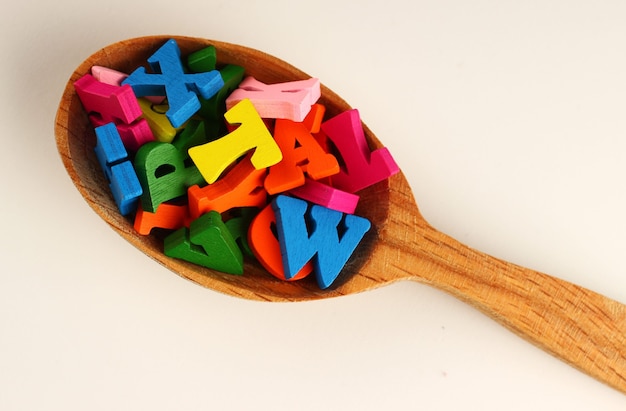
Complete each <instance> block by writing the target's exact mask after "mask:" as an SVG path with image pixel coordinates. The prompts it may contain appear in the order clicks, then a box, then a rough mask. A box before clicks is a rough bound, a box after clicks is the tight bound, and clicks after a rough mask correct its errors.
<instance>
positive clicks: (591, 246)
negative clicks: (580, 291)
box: [0, 0, 626, 411]
mask: <svg viewBox="0 0 626 411" xmlns="http://www.w3.org/2000/svg"><path fill="white" fill-rule="evenodd" d="M2 8H3V11H2V13H0V14H1V17H0V23H1V24H0V34H1V36H2V43H1V46H0V50H1V51H2V54H1V55H2V59H1V60H2V62H1V63H0V75H1V81H2V99H1V103H0V116H1V118H2V147H1V149H0V151H1V153H2V158H1V160H0V170H1V173H0V178H1V179H2V186H1V187H2V197H1V200H2V201H1V202H0V213H1V214H0V215H1V218H2V224H1V225H0V227H1V228H0V229H1V233H2V235H1V236H0V245H1V246H0V267H1V268H0V409H2V410H7V411H9V410H10V411H12V410H208V409H214V410H383V409H385V410H418V409H419V410H498V411H500V410H509V411H511V410H530V409H532V410H554V409H562V410H565V409H567V410H570V411H575V410H585V411H587V410H590V409H597V410H605V411H606V410H623V409H624V408H625V406H626V397H625V396H624V395H623V394H620V393H618V392H617V391H615V390H613V389H610V388H608V387H606V386H604V385H603V384H600V383H598V382H596V381H595V380H593V379H591V378H589V377H587V376H586V375H584V374H582V373H580V372H578V371H576V370H574V369H573V368H571V367H570V366H568V365H565V364H563V363H561V362H560V361H558V360H556V359H554V358H552V357H551V356H549V355H547V354H545V353H543V352H542V351H540V350H538V349H537V348H535V347H534V346H531V345H530V344H528V343H526V342H525V341H523V340H522V339H520V338H518V337H517V336H515V335H513V334H512V333H510V332H509V331H507V330H505V329H504V328H502V327H501V326H499V325H497V324H496V323H495V322H493V321H492V320H490V319H489V318H487V317H485V316H483V315H482V314H480V313H479V312H477V311H476V310H474V309H473V308H471V307H469V306H467V305H465V304H463V303H460V302H458V301H457V300H455V299H453V298H451V297H449V296H448V295H446V294H444V293H442V292H439V291H437V290H434V289H430V288H428V287H426V286H423V285H419V284H415V283H400V284H396V285H393V286H389V287H386V288H382V289H379V290H376V291H372V292H368V293H363V294H360V295H354V296H349V297H342V298H339V299H333V300H327V301H319V302H313V303H294V304H271V303H258V302H250V301H245V300H241V299H237V298H234V297H229V296H225V295H222V294H218V293H216V292H213V291H210V290H206V289H203V288H201V287H199V286H197V285H194V284H192V283H190V282H187V281H185V280H182V279H181V278H179V277H178V276H176V275H174V274H172V273H171V272H169V271H168V270H166V269H164V268H162V267H161V266H159V265H157V264H156V263H155V262H153V261H152V260H150V259H149V258H147V257H145V256H144V255H143V254H141V253H140V252H138V251H137V250H136V249H134V248H133V247H131V246H129V245H128V244H127V243H126V242H125V241H124V240H123V239H122V238H121V237H119V236H118V235H117V234H115V233H114V232H113V231H112V230H111V229H109V228H108V226H107V225H106V224H105V223H103V222H102V221H101V220H100V219H99V217H97V215H96V214H95V213H94V212H93V211H92V210H91V209H90V208H89V207H88V206H87V204H86V202H85V201H84V200H83V199H82V197H81V196H80V195H79V194H78V192H77V191H76V190H75V189H74V186H73V185H72V183H71V181H70V179H69V177H68V176H67V174H66V172H65V170H64V168H63V166H62V164H61V160H60V158H59V156H58V154H57V152H56V146H55V142H54V134H53V124H54V116H55V113H56V106H57V104H58V100H59V98H60V96H61V92H62V90H63V88H64V86H65V83H66V81H67V79H68V77H69V75H70V73H71V72H72V70H73V69H74V67H76V66H77V65H78V64H79V63H80V62H81V61H82V60H83V59H85V58H86V57H87V56H89V55H90V54H91V53H93V52H95V51H96V50H98V49H99V48H101V47H103V46H105V45H107V44H110V43H113V42H115V41H118V40H121V39H125V38H130V37H136V36H141V35H148V34H180V35H191V36H199V37H205V38H212V39H220V40H224V41H228V42H234V43H239V44H243V45H247V46H251V47H254V48H258V49H262V50H265V51H267V52H269V53H271V54H274V55H276V56H278V57H280V58H282V59H284V60H287V61H289V62H291V63H293V64H294V65H296V66H298V67H300V68H301V69H303V70H304V71H306V72H307V73H309V74H311V75H313V76H316V77H318V78H320V79H321V80H322V82H324V83H325V84H326V85H327V86H329V87H330V88H331V89H333V90H334V91H336V92H337V93H338V94H340V95H342V96H343V97H344V98H345V99H346V100H347V101H348V102H350V103H351V104H352V105H353V106H354V107H356V108H358V109H359V110H360V111H361V116H362V118H363V120H364V121H365V122H366V123H367V124H368V125H369V126H370V128H371V129H372V130H373V131H374V132H375V133H376V134H377V135H378V136H379V138H380V139H381V140H382V141H383V142H384V143H385V144H386V145H387V146H388V147H389V148H390V150H391V151H392V153H394V155H395V157H396V160H397V161H398V163H399V164H400V166H401V168H402V169H403V170H404V172H405V173H406V175H407V178H408V180H409V182H410V184H411V186H412V188H413V189H414V192H415V196H416V198H417V200H418V203H419V205H420V209H421V211H422V212H423V214H424V215H425V217H426V218H427V220H429V222H430V223H432V224H433V225H434V226H435V227H437V228H438V229H440V230H441V231H443V232H446V233H448V234H450V235H452V236H453V237H456V238H457V239H459V240H461V241H463V242H465V243H467V244H469V245H471V246H473V247H475V248H478V249H480V250H482V251H485V252H488V253H490V254H493V255H495V256H497V257H500V258H503V259H507V260H509V261H513V262H515V263H518V264H521V265H524V266H528V267H531V268H534V269H537V270H540V271H544V272H548V273H551V274H553V275H555V276H558V277H561V278H564V279H567V280H569V281H573V282H576V283H578V284H581V285H583V286H585V287H588V288H591V289H593V290H595V291H598V292H601V293H603V294H605V295H608V296H610V297H612V298H614V299H617V300H619V301H622V302H626V261H625V260H624V258H623V257H624V255H625V251H626V235H625V233H626V24H625V21H626V3H625V2H622V1H618V0H613V1H600V0H593V1H591V0H590V1H545V0H540V1H534V0H525V1H516V2H512V1H497V0H493V1H462V0H432V1H429V0H406V1H396V0H385V1H382V0H380V1H370V0H358V1H357V0H351V1H340V0H318V1H316V2H296V1H291V0H284V1H276V0H265V1H259V0H233V1H211V0H205V1H199V0H198V1H184V0H180V1H160V0H152V1H147V0H135V1H119V0H110V1H100V2H89V1H76V0H55V1H40V0H37V1H29V0H11V1H10V2H8V3H7V2H5V4H4V5H3V7H2Z"/></svg>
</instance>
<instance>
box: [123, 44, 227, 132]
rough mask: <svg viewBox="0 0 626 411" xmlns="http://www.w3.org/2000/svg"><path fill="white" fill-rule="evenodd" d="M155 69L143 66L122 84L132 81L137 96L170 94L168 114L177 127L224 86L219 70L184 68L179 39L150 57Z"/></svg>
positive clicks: (151, 64) (149, 61)
mask: <svg viewBox="0 0 626 411" xmlns="http://www.w3.org/2000/svg"><path fill="white" fill-rule="evenodd" d="M148 64H150V67H151V68H152V70H153V71H154V72H155V73H154V74H148V73H146V69H145V68H144V67H139V68H137V69H136V70H135V71H133V72H132V73H131V75H130V76H128V77H127V78H126V79H125V80H124V81H123V82H122V84H129V85H130V86H131V87H132V88H133V91H134V92H135V95H136V96H137V97H144V96H167V103H168V104H169V109H168V110H167V113H165V115H166V116H167V118H168V119H169V120H170V123H172V126H173V127H174V128H177V127H180V126H182V125H183V124H184V123H185V121H187V120H189V119H190V118H191V116H193V115H194V114H195V113H196V111H198V110H199V109H200V100H198V96H197V94H200V95H201V96H202V97H203V98H205V99H209V98H211V97H213V95H215V94H216V93H217V92H218V91H219V90H220V89H221V88H222V86H223V85H224V81H223V80H222V76H221V75H220V73H219V71H217V70H212V71H209V72H206V73H193V74H187V73H185V72H184V70H183V64H182V62H181V58H180V49H179V48H178V44H177V43H176V41H175V40H173V39H171V40H168V41H167V42H166V43H165V44H164V45H163V46H161V48H159V49H158V50H157V51H156V52H155V53H154V54H153V55H152V56H150V58H148Z"/></svg>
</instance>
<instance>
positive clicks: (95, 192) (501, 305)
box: [55, 36, 626, 393]
mask: <svg viewBox="0 0 626 411" xmlns="http://www.w3.org/2000/svg"><path fill="white" fill-rule="evenodd" d="M170 38H174V39H175V40H176V41H177V43H178V45H179V47H180V49H181V52H182V54H183V55H185V54H187V53H189V52H191V51H195V50H198V49H200V48H203V47H206V46H208V45H213V46H215V48H216V49H217V56H218V65H220V64H225V63H229V64H236V65H240V66H243V67H244V68H245V69H246V74H247V75H251V76H254V77H255V78H256V79H258V80H260V81H262V82H264V83H277V82H284V81H293V80H301V79H306V78H309V77H310V76H309V75H307V74H306V73H304V72H302V71H301V70H299V69H297V68H295V67H293V66H292V65H290V64H288V63H286V62H284V61H282V60H280V59H278V58H276V57H273V56H270V55H268V54H266V53H263V52H260V51H258V50H254V49H250V48H247V47H243V46H239V45H234V44H229V43H224V42H220V41H213V40H206V39H198V38H191V37H181V36H150V37H141V38H136V39H130V40H124V41H120V42H118V43H115V44H112V45H110V46H107V47H105V48H103V49H101V50H99V51H98V52H96V53H94V54H93V55H91V56H90V57H89V58H87V59H86V60H85V61H84V62H83V63H82V64H81V65H79V66H78V67H77V68H76V70H75V71H74V73H73V74H72V75H71V77H70V79H69V81H68V83H67V86H66V88H65V91H64V93H63V96H62V98H61V102H60V104H59V108H58V112H57V117H56V125H55V134H56V141H57V148H58V151H59V153H60V155H61V158H62V161H63V163H64V165H65V167H66V169H67V172H68V174H69V175H70V177H71V179H72V181H73V182H74V184H75V185H76V187H77V189H78V190H79V192H80V193H81V194H82V196H83V197H84V198H85V200H86V201H87V203H88V204H89V205H90V206H91V207H92V208H93V209H94V210H95V211H96V213H97V214H99V215H100V217H101V218H102V219H103V220H104V221H106V222H107V223H108V224H109V225H110V226H111V227H112V228H113V229H114V230H115V231H116V232H118V233H119V234H120V235H121V236H122V237H123V238H125V239H126V240H127V241H128V242H130V243H131V244H133V245H134V246H135V247H137V248H138V249H139V250H141V251H142V252H143V253H145V254H146V255H148V256H149V257H151V258H153V259H155V260H156V261H158V262H159V263H161V264H163V265H164V266H165V267H167V268H169V269H170V270H172V271H173V272H175V273H177V274H178V275H180V276H182V277H184V278H187V279H189V280H191V281H193V282H195V283H197V284H200V285H202V286H204V287H207V288H211V289H213V290H216V291H219V292H222V293H226V294H230V295H234V296H238V297H243V298H247V299H253V300H264V301H303V300H314V299H320V298H329V297H336V296H342V295H348V294H353V293H357V292H362V291H366V290H369V289H373V288H376V287H379V286H382V285H385V284H389V283H392V282H395V281H399V280H415V281H419V282H422V283H426V284H429V285H432V286H435V287H437V288H439V289H441V290H443V291H446V292H448V293H450V294H452V295H453V296H455V297H457V298H459V299H460V300H462V301H465V302H467V303H469V304H471V305H472V306H474V307H475V308H477V309H479V310H481V311H482V312H484V313H485V314H487V315H489V316H490V317H492V318H493V319H494V320H496V321H498V322H499V323H501V324H502V325H504V326H505V327H507V328H508V329H510V330H511V331H513V332H515V333H516V334H518V335H520V336H522V337H523V338H525V339H527V340H528V341H530V342H532V343H533V344H535V345H537V346H538V347H540V348H542V349H544V350H546V351H547V352H549V353H551V354H553V355H555V356H556V357H558V358H560V359H562V360H564V361H565V362H567V363H569V364H571V365H573V366H575V367H577V368H578V369H580V370H582V371H584V372H586V373H588V374H589V375H591V376H593V377H595V378H597V379H598V380H600V381H603V382H605V383H606V384H609V385H610V386H612V387H614V388H616V389H618V390H621V391H622V392H625V393H626V307H625V306H624V305H622V304H620V303H618V302H616V301H614V300H611V299H608V298H606V297H604V296H601V295H599V294H597V293H594V292H592V291H589V290H587V289H584V288H582V287H579V286H577V285H574V284H571V283H568V282H566V281H563V280H559V279H556V278H554V277H551V276H548V275H546V274H542V273H539V272H537V271H534V270H531V269H527V268H523V267H520V266H517V265H515V264H511V263H508V262H505V261H502V260H499V259H497V258H494V257H491V256H488V255H486V254H484V253H481V252H479V251H476V250H473V249H471V248H469V247H467V246H465V245H463V244H461V243H459V242H458V241H456V240H454V239H453V238H451V237H449V236H447V235H445V234H443V233H441V232H439V231H437V230H436V229H434V228H433V227H432V226H430V225H429V224H428V223H427V222H426V220H425V219H424V218H423V217H422V215H421V214H420V212H419V210H418V207H417V204H416V202H415V199H414V197H413V194H412V192H411V188H410V186H409V184H408V182H407V180H406V178H405V177H404V175H403V174H402V172H400V173H398V174H396V175H394V176H392V177H391V178H389V179H388V180H386V181H383V182H380V183H377V184H375V185H373V186H371V187H369V188H367V189H365V190H363V191H361V192H359V195H360V196H361V200H360V202H359V206H358V208H357V211H356V214H358V215H361V216H364V217H366V218H368V219H369V220H370V221H371V223H372V229H371V230H370V232H368V233H367V235H366V236H365V238H364V239H363V242H362V243H361V245H360V246H359V248H358V249H357V252H356V253H355V254H354V255H353V257H352V258H351V260H350V261H349V263H348V264H347V265H346V266H345V267H344V269H343V271H342V273H341V274H340V276H339V277H338V279H337V280H336V281H335V283H334V284H333V285H332V286H331V287H330V288H328V289H325V290H320V289H319V287H318V286H317V284H316V283H315V281H314V279H312V278H310V277H312V276H309V278H305V279H303V280H299V281H281V280H278V279H276V278H275V277H273V276H272V275H269V274H268V273H267V272H266V271H265V270H264V269H263V268H262V267H261V266H260V265H259V264H258V263H256V262H246V263H245V270H244V275H243V276H233V275H229V274H223V273H220V272H216V271H213V270H210V269H207V268H203V267H200V266H197V265H194V264H191V263H187V262H185V261H182V260H177V259H171V258H169V257H166V256H165V255H164V254H163V246H162V244H163V238H162V237H160V236H159V235H158V234H157V235H150V236H142V235H139V234H137V233H136V232H135V230H134V228H133V222H132V220H131V219H129V218H128V217H124V216H122V215H121V214H120V213H119V212H118V209H117V206H116V205H115V203H114V201H113V198H112V197H111V195H110V193H109V191H108V183H107V181H106V179H105V176H104V174H103V173H102V171H101V169H100V165H99V163H98V161H97V159H96V156H95V154H94V151H93V148H94V146H95V133H94V131H93V127H92V126H91V124H90V123H89V120H88V118H87V114H86V113H85V111H84V109H83V107H82V104H81V102H80V100H79V98H78V96H77V94H76V92H75V91H74V87H73V83H74V82H75V81H76V80H77V79H79V78H80V77H81V76H83V75H84V74H86V73H88V72H89V71H90V69H91V67H92V66H94V65H100V66H106V67H110V68H113V69H117V70H120V71H123V72H130V71H132V70H133V69H135V68H136V67H138V66H140V65H143V64H144V62H145V61H146V60H147V58H148V57H149V56H150V55H151V54H152V53H153V52H154V51H155V50H156V49H157V48H158V47H159V46H161V45H162V44H163V43H164V42H165V41H166V40H168V39H170ZM320 103H321V104H323V105H325V106H326V112H327V116H328V117H331V116H333V115H335V114H339V113H340V112H343V111H345V110H348V109H350V108H351V107H350V106H349V105H348V103H346V102H345V101H344V100H343V99H342V98H341V97H339V96H338V95H337V94H335V93H334V92H333V91H331V90H329V89H328V88H327V87H325V86H323V85H322V97H321V99H320ZM364 131H365V136H366V139H367V141H368V143H369V144H370V147H371V148H372V149H374V148H379V147H382V146H383V145H382V143H381V142H380V141H379V140H378V139H377V138H376V136H375V135H374V134H373V133H372V131H371V130H370V129H369V128H368V127H367V126H366V125H364Z"/></svg>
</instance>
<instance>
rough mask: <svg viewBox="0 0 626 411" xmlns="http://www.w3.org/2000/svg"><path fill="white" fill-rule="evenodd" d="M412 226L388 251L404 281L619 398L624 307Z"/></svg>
mask: <svg viewBox="0 0 626 411" xmlns="http://www.w3.org/2000/svg"><path fill="white" fill-rule="evenodd" d="M417 220H418V221H414V223H417V230H415V231H414V233H415V236H412V235H411V237H412V238H410V239H406V238H405V239H403V240H402V241H401V243H403V244H402V245H401V244H396V245H395V246H397V247H398V248H397V249H396V251H398V252H399V254H400V255H399V256H398V257H399V261H402V260H404V261H405V262H406V263H407V264H398V265H395V266H396V267H398V268H400V266H404V267H405V268H404V269H402V271H404V275H405V277H406V276H408V277H410V278H411V279H414V280H417V281H420V282H424V283H428V284H430V285H433V286H435V287H437V288H439V289H442V290H444V291H446V292H449V293H450V294H452V295H454V296H455V297H457V298H459V299H460V300H462V301H465V302H468V303H469V304H471V305H472V306H474V307H476V308H478V309H479V310H481V311H483V312H484V313H486V314H487V315H489V316H490V317H492V318H493V319H495V320H496V321H498V322H499V323H501V324H502V325H504V326H505V327H507V328H509V329H510V330H511V331H513V332H515V333H516V334H518V335H520V336H522V337H523V338H525V339H527V340H528V341H530V342H532V343H534V344H535V345H537V346H538V347H540V348H542V349H544V350H545V351H547V352H549V353H551V354H553V355H554V356H556V357H557V358H560V359H561V360H563V361H565V362H567V363H569V364H571V365H573V366H574V367H576V368H578V369H580V370H581V371H583V372H585V373H587V374H589V375H590V376H592V377H594V378H596V379H598V380H600V381H602V382H604V383H606V384H608V385H610V386H612V387H614V388H616V389H618V390H620V391H622V392H624V393H626V306H624V305H623V304H620V303H618V302H617V301H614V300H611V299H609V298H606V297H604V296H602V295H600V294H597V293H595V292H593V291H590V290H587V289H585V288H583V287H580V286H577V285H574V284H571V283H569V282H566V281H563V280H559V279H557V278H554V277H551V276H549V275H546V274H542V273H539V272H537V271H534V270H530V269H527V268H523V267H520V266H517V265H515V264H511V263H508V262H505V261H502V260H499V259H497V258H494V257H491V256H489V255H487V254H484V253H481V252H479V251H476V250H473V249H471V248H469V247H467V246H465V245H463V244H461V243H460V242H458V241H457V240H455V239H453V238H451V237H449V236H447V235H445V234H443V233H441V232H439V231H437V230H435V229H434V228H432V227H431V226H429V225H428V223H426V222H425V221H424V220H422V219H421V218H418V219H417ZM394 248H395V247H394ZM402 254H404V255H402ZM416 257H417V258H416ZM408 273H410V274H409V275H407V274H408Z"/></svg>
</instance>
